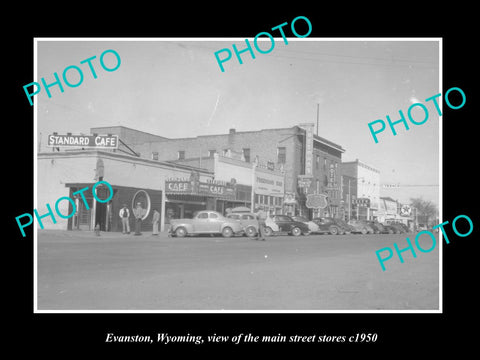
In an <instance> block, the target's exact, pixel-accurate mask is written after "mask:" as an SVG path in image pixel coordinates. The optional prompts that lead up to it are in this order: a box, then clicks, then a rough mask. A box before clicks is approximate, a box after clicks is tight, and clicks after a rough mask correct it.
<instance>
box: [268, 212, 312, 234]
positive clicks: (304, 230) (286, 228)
mask: <svg viewBox="0 0 480 360" xmlns="http://www.w3.org/2000/svg"><path fill="white" fill-rule="evenodd" d="M271 220H272V221H273V224H274V225H275V226H277V227H278V231H274V228H273V227H275V226H273V224H271V222H269V220H268V219H267V221H265V235H266V236H271V235H274V234H289V235H293V236H299V235H302V234H303V235H308V234H310V230H309V228H308V225H305V224H304V223H303V222H299V221H295V220H293V219H292V218H291V217H290V216H287V215H273V216H272V217H271Z"/></svg>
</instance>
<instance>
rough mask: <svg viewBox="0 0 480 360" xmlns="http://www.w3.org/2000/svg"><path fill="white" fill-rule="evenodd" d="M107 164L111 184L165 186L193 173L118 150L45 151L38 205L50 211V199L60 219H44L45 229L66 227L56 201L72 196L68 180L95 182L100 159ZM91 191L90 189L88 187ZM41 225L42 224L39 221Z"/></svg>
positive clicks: (202, 176)
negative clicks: (108, 151)
mask: <svg viewBox="0 0 480 360" xmlns="http://www.w3.org/2000/svg"><path fill="white" fill-rule="evenodd" d="M98 158H101V159H102V160H103V164H104V180H105V181H107V182H108V183H109V184H111V185H118V186H128V187H137V188H144V189H152V190H162V191H163V190H164V187H165V179H166V178H169V177H186V178H189V177H190V170H188V169H178V168H177V169H175V168H173V167H167V166H165V165H162V164H159V163H155V162H153V161H145V160H140V159H136V158H131V157H127V156H121V155H120V156H118V155H115V154H108V153H98V152H96V151H91V152H90V151H88V152H71V153H69V152H61V153H52V154H48V153H42V154H39V155H38V157H37V184H36V186H37V193H36V194H37V199H36V204H35V208H36V209H37V211H38V213H39V215H40V216H41V215H43V214H46V213H47V212H48V209H47V206H46V204H47V203H48V204H49V205H50V207H51V209H52V210H53V213H54V217H55V219H56V220H57V223H56V224H54V223H53V221H52V219H51V218H50V217H45V218H43V219H42V223H43V226H44V228H45V229H62V230H66V229H67V225H68V219H62V218H60V217H59V216H58V215H57V214H56V211H55V203H56V201H57V200H58V199H59V198H60V197H62V196H67V197H68V196H69V188H67V187H65V184H67V183H95V182H96V181H97V180H95V179H94V177H95V168H96V165H97V159H98ZM211 178H212V176H211V175H208V174H200V179H201V181H205V180H206V179H211ZM87 191H90V190H87ZM68 206H69V202H68V201H67V200H63V201H61V202H59V207H58V209H59V211H60V213H62V214H64V215H68ZM38 227H39V228H40V226H39V225H38Z"/></svg>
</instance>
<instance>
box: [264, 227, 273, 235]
mask: <svg viewBox="0 0 480 360" xmlns="http://www.w3.org/2000/svg"><path fill="white" fill-rule="evenodd" d="M263 232H264V233H265V236H272V235H273V230H272V228H271V227H270V226H266V227H265V228H264V229H263Z"/></svg>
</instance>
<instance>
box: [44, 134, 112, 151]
mask: <svg viewBox="0 0 480 360" xmlns="http://www.w3.org/2000/svg"><path fill="white" fill-rule="evenodd" d="M47 146H50V147H88V148H97V149H118V136H117V135H71V134H67V135H57V134H55V133H54V134H51V135H48V144H47Z"/></svg>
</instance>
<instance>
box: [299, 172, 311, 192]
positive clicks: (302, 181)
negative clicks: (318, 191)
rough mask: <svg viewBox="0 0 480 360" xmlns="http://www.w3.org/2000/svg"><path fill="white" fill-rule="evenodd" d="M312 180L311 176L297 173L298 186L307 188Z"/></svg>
mask: <svg viewBox="0 0 480 360" xmlns="http://www.w3.org/2000/svg"><path fill="white" fill-rule="evenodd" d="M312 180H313V177H312V176H308V175H298V179H297V182H298V187H299V188H303V189H308V188H310V185H311V184H312Z"/></svg>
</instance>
